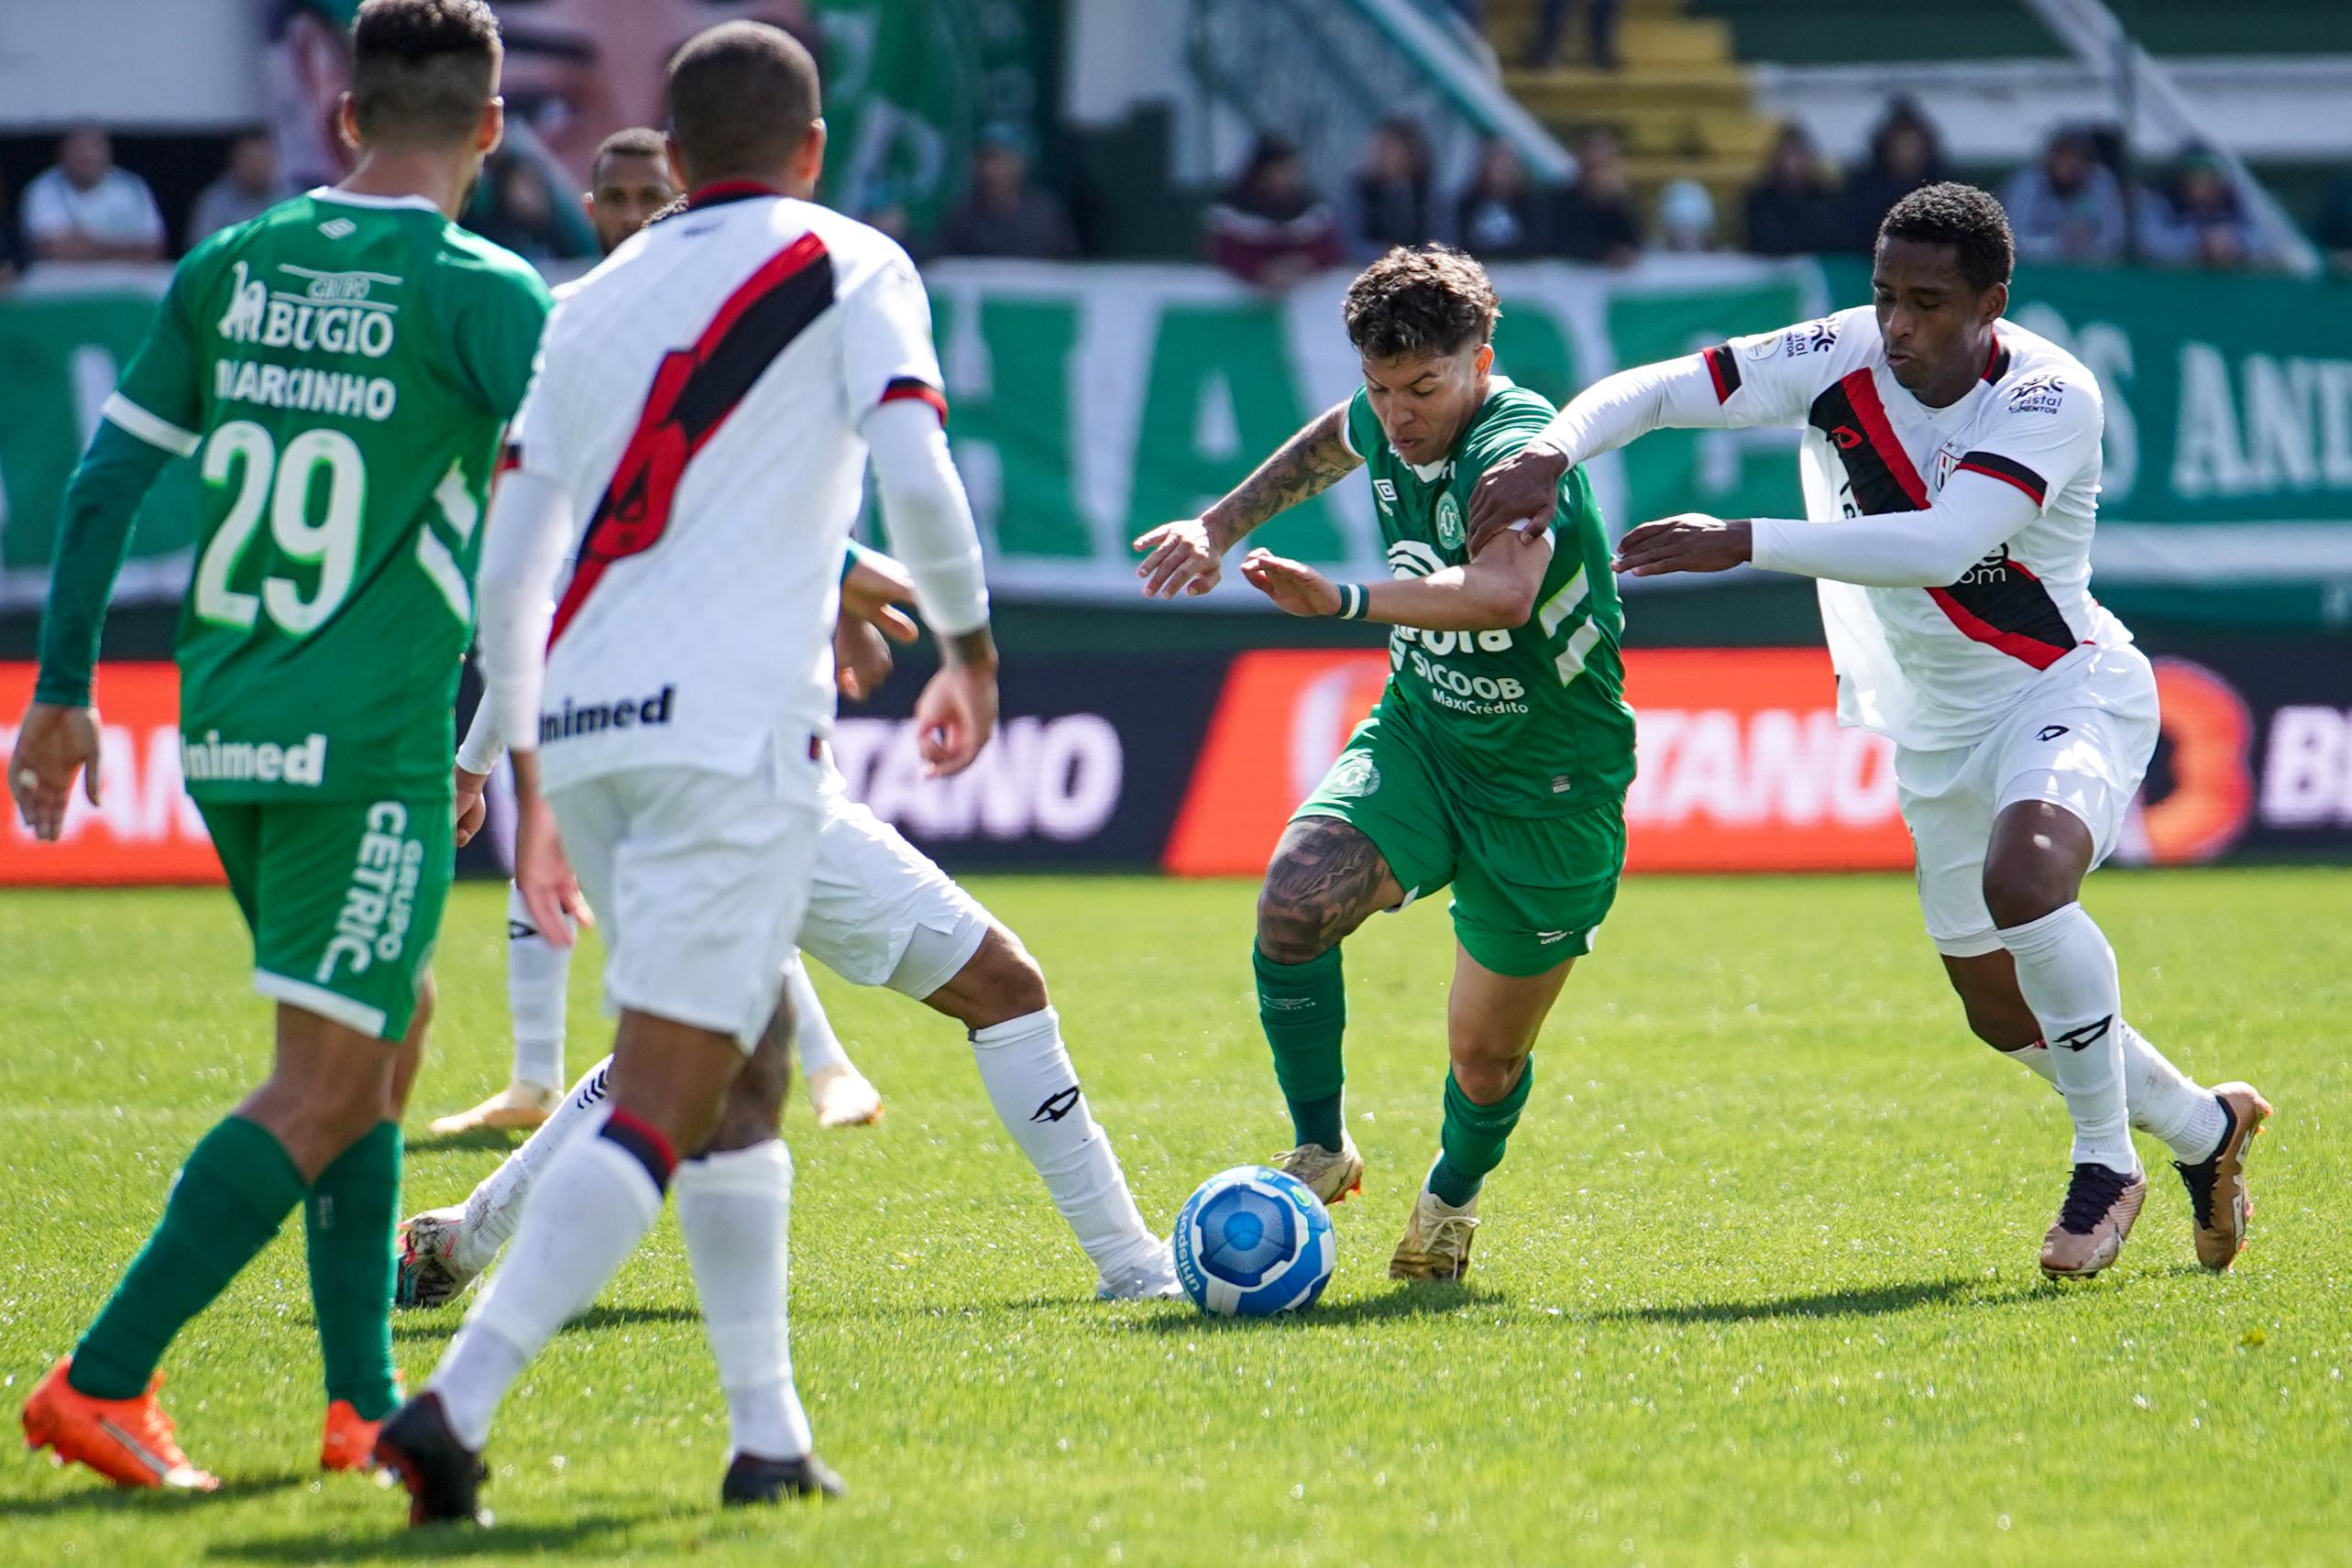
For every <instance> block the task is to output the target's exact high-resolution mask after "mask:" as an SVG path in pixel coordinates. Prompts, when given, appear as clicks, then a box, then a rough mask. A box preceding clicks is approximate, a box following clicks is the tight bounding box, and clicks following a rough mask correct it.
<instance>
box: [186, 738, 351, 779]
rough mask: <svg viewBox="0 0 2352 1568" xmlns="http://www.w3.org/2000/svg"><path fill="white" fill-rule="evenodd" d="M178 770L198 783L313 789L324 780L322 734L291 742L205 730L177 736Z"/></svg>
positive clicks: (324, 743) (323, 743) (323, 741)
mask: <svg viewBox="0 0 2352 1568" xmlns="http://www.w3.org/2000/svg"><path fill="white" fill-rule="evenodd" d="M180 773H181V777H183V778H185V779H187V780H189V781H190V782H191V783H198V784H293V785H295V786H297V787H298V788H302V789H316V788H318V786H319V785H321V784H324V783H325V782H326V737H325V736H324V735H318V734H313V735H307V736H304V737H303V738H302V740H296V741H294V742H292V743H291V745H280V744H279V743H278V742H277V741H275V740H222V739H221V732H220V731H219V730H217V729H207V730H205V731H204V738H203V740H195V739H193V738H192V737H190V736H187V735H182V736H181V737H180Z"/></svg>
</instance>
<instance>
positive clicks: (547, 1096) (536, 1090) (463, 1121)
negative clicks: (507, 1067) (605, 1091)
mask: <svg viewBox="0 0 2352 1568" xmlns="http://www.w3.org/2000/svg"><path fill="white" fill-rule="evenodd" d="M563 1102H564V1091H562V1090H560V1089H550V1088H548V1087H547V1086H546V1085H544V1084H539V1083H525V1082H523V1081H522V1080H521V1079H516V1080H514V1081H513V1082H511V1083H510V1084H508V1085H507V1086H506V1087H505V1088H504V1089H501V1090H500V1091H498V1092H497V1093H496V1094H493V1095H491V1096H490V1097H489V1099H488V1100H485V1101H483V1102H481V1103H480V1104H479V1105H477V1106H474V1107H473V1108H472V1109H471V1110H467V1111H455V1112H452V1113H449V1114H448V1115H446V1116H436V1117H434V1119H433V1121H432V1122H431V1124H428V1125H427V1126H426V1128H425V1131H426V1132H428V1133H431V1134H432V1135H434V1137H436V1138H448V1137H455V1136H456V1135H458V1134H460V1133H478V1132H494V1133H528V1132H531V1131H533V1129H534V1128H537V1127H538V1126H540V1125H541V1124H543V1123H544V1122H545V1121H546V1120H547V1118H548V1117H550V1116H552V1115H554V1114H555V1109H556V1107H557V1106H559V1105H561V1104H563Z"/></svg>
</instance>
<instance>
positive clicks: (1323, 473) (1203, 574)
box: [1135, 401, 1364, 598]
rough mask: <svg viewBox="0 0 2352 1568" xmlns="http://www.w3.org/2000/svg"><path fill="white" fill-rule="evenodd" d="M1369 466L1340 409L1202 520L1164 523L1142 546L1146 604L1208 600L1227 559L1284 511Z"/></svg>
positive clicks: (1284, 447) (1315, 422) (1343, 406)
mask: <svg viewBox="0 0 2352 1568" xmlns="http://www.w3.org/2000/svg"><path fill="white" fill-rule="evenodd" d="M1363 461H1364V459H1363V458H1361V457H1359V456H1357V455H1356V454H1355V453H1354V452H1353V451H1351V450H1350V449H1349V448H1348V445H1347V404H1346V402H1344V401H1343V402H1338V403H1335V404H1333V405H1332V406H1331V407H1330V408H1328V409H1325V410H1324V411H1323V412H1322V413H1321V414H1320V415H1318V416H1317V417H1316V418H1315V419H1314V420H1313V422H1311V423H1309V424H1308V425H1307V427H1306V428H1305V429H1304V430H1302V431H1301V432H1299V433H1298V434H1296V435H1294V436H1292V437H1291V439H1290V440H1288V441H1286V442H1284V443H1282V445H1281V447H1280V450H1278V451H1277V452H1276V453H1275V454H1274V455H1272V456H1271V457H1269V458H1268V459H1266V461H1265V462H1263V463H1260V464H1259V465H1258V471H1257V472H1256V473H1254V474H1252V475H1250V476H1249V477H1247V479H1244V480H1243V481H1242V482H1241V483H1240V484H1238V485H1236V486H1235V487H1234V488H1233V491H1232V493H1231V494H1229V495H1227V496H1226V497H1225V499H1223V500H1221V501H1219V502H1217V503H1216V504H1215V505H1214V506H1213V507H1211V508H1209V510H1206V511H1204V512H1203V513H1202V514H1201V515H1200V516H1198V517H1196V518H1189V519H1187V520H1185V521H1181V522H1166V523H1162V524H1160V526H1159V527H1158V528H1155V529H1153V530H1152V531H1151V532H1149V533H1147V534H1145V535H1144V536H1143V537H1142V538H1140V539H1138V540H1137V541H1136V542H1135V548H1136V549H1138V550H1141V551H1145V552H1147V554H1146V555H1145V556H1144V562H1143V565H1140V566H1138V567H1137V568H1136V576H1138V577H1141V578H1142V579H1143V595H1144V598H1175V597H1176V596H1177V595H1178V594H1180V593H1192V594H1204V593H1207V592H1208V591H1209V590H1210V589H1211V588H1213V587H1216V586H1217V578H1218V577H1219V576H1222V575H1223V573H1224V570H1225V552H1226V551H1228V550H1230V549H1232V548H1233V547H1234V544H1235V543H1236V542H1237V541H1239V540H1240V539H1241V537H1242V536H1243V535H1244V534H1246V533H1247V532H1249V531H1250V530H1251V529H1253V528H1256V527H1257V526H1258V524H1259V523H1261V522H1264V521H1266V520H1267V519H1268V518H1269V517H1272V516H1273V515H1274V514H1275V513H1277V512H1279V511H1281V510H1284V509H1285V508H1288V507H1294V506H1296V505H1298V504H1299V503H1300V502H1301V501H1302V500H1305V499H1308V498H1309V497H1312V496H1319V495H1321V494H1323V492H1324V491H1325V490H1327V489H1329V488H1331V487H1332V486H1333V485H1335V484H1336V483H1338V482H1339V481H1340V480H1341V479H1344V478H1346V477H1347V476H1348V475H1349V474H1351V473H1353V472H1354V471H1355V470H1356V469H1357V467H1358V466H1360V465H1361V464H1362V463H1363Z"/></svg>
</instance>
